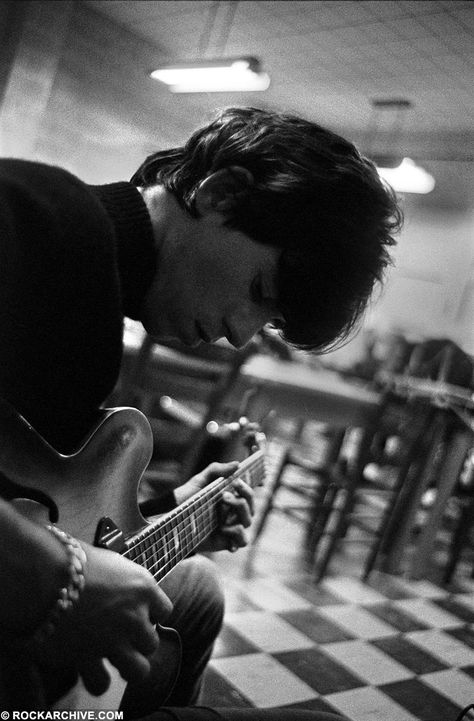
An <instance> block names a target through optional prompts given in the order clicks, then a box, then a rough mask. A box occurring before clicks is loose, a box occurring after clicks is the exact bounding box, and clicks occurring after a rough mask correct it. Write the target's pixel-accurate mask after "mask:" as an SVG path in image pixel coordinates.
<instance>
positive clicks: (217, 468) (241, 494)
mask: <svg viewBox="0 0 474 721" xmlns="http://www.w3.org/2000/svg"><path fill="white" fill-rule="evenodd" d="M238 467H239V464H238V463H237V461H233V462H231V463H211V464H210V465H209V466H208V467H207V468H205V469H204V470H203V471H201V473H198V474H197V475H195V476H193V477H192V478H191V479H190V480H189V481H187V483H185V484H183V485H182V486H179V487H178V488H176V489H175V496H176V500H177V502H178V504H180V503H183V502H184V501H186V500H187V499H188V498H190V497H191V496H193V495H194V494H195V493H197V492H198V491H200V490H201V489H202V488H204V487H205V486H207V485H208V484H209V483H211V482H212V481H215V480H216V479H217V478H222V477H224V478H227V477H228V476H231V475H232V474H233V473H235V471H236V470H237V469H238ZM218 514H219V521H220V523H219V527H218V528H217V529H216V530H215V531H214V532H213V533H212V534H211V535H210V536H209V537H208V538H207V539H206V540H205V541H203V543H201V545H200V546H199V548H198V549H197V550H198V551H222V550H229V551H236V550H237V549H238V548H242V547H243V546H246V545H247V543H248V540H247V536H246V533H245V529H246V528H248V527H249V526H250V524H251V522H252V516H253V514H254V498H253V491H252V489H251V488H250V486H249V485H247V483H245V482H244V481H243V480H242V479H241V478H237V479H236V480H235V481H233V482H232V485H231V486H229V487H228V489H227V490H225V491H224V493H223V495H222V502H221V504H220V507H219V509H218Z"/></svg>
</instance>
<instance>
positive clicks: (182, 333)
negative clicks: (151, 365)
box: [142, 217, 282, 348]
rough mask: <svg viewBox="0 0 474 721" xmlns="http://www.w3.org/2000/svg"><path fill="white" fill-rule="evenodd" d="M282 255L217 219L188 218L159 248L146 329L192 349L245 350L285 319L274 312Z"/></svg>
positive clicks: (147, 302)
mask: <svg viewBox="0 0 474 721" xmlns="http://www.w3.org/2000/svg"><path fill="white" fill-rule="evenodd" d="M280 253H281V251H280V250H279V249H277V248H275V247H273V246H267V245H262V244H260V243H256V242H255V241H253V240H251V239H250V238H249V237H248V236H246V235H244V234H243V233H241V232H239V231H236V230H233V229H230V228H227V227H225V226H224V225H223V224H221V223H218V222H216V218H215V217H203V218H199V219H189V220H188V221H187V224H186V227H185V228H184V229H183V227H181V228H177V229H176V230H175V231H174V232H173V233H168V236H167V238H166V239H165V241H164V242H163V244H162V246H161V247H160V250H159V254H158V271H157V274H156V276H155V279H154V282H153V284H152V286H151V288H150V290H149V292H148V294H147V297H146V300H145V304H144V309H143V314H142V322H143V325H144V326H145V329H146V330H147V331H148V333H150V335H152V336H154V337H156V338H158V339H160V338H161V339H163V340H164V339H174V340H179V341H181V342H182V343H184V344H186V345H189V346H194V345H198V344H199V343H200V342H211V341H214V340H217V339H218V338H227V340H228V341H229V342H230V343H231V344H232V345H234V346H235V347H237V348H240V347H242V346H244V345H245V344H246V343H247V342H248V341H249V340H250V339H251V338H252V336H253V335H254V334H255V333H256V332H257V331H258V330H260V329H261V328H262V327H263V326H264V325H265V324H266V323H268V322H270V321H274V320H275V321H278V320H281V319H282V318H281V315H280V314H279V312H278V311H277V308H276V298H277V290H276V275H277V264H278V259H279V256H280Z"/></svg>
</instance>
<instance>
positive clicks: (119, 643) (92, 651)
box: [38, 543, 172, 695]
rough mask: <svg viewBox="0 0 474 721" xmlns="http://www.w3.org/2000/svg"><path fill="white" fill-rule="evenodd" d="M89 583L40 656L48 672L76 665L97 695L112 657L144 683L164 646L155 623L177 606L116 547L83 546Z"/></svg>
mask: <svg viewBox="0 0 474 721" xmlns="http://www.w3.org/2000/svg"><path fill="white" fill-rule="evenodd" d="M82 545H83V546H84V549H85V551H86V554H87V565H86V574H85V577H86V585H85V587H84V590H83V592H82V594H81V598H80V600H79V603H78V604H77V607H76V608H75V609H74V610H73V612H72V613H71V614H66V613H65V614H63V615H62V617H61V619H60V623H59V625H58V627H57V629H56V631H55V632H54V634H53V635H52V636H51V637H50V638H49V639H48V640H46V641H45V642H44V643H42V644H41V646H40V648H39V651H38V656H39V662H40V665H41V666H42V668H43V669H44V670H45V671H46V672H49V673H51V672H54V670H55V669H57V670H58V672H60V670H61V669H62V668H64V667H66V668H71V667H73V668H74V669H75V670H76V671H77V672H78V673H79V674H80V675H81V677H82V680H83V682H84V685H85V686H86V688H87V689H88V691H89V692H90V693H92V694H95V695H99V694H101V693H103V692H104V691H105V690H106V689H107V688H108V685H109V675H108V673H107V671H106V669H105V667H104V665H103V663H102V660H101V659H102V658H107V659H108V660H109V661H110V662H111V663H112V665H113V666H115V667H116V668H117V669H118V671H119V672H120V675H121V676H122V677H123V678H124V679H125V680H126V681H132V682H133V681H142V680H144V679H146V677H147V675H148V674H149V672H150V661H149V659H150V657H151V655H152V654H153V653H154V652H155V651H156V649H157V648H158V645H159V637H158V634H157V632H156V630H155V624H156V623H158V622H160V623H162V622H164V621H166V619H167V617H168V616H169V614H170V613H171V610H172V604H171V601H170V600H169V599H168V597H167V596H166V595H165V594H164V593H163V591H161V590H160V588H159V587H158V586H157V584H156V582H155V580H154V578H153V576H152V575H151V574H150V573H149V572H148V571H146V570H145V569H144V568H142V567H141V566H139V565H137V564H135V563H132V561H128V560H127V559H125V558H124V557H123V556H121V555H119V554H117V553H114V552H112V551H106V550H104V549H101V548H96V547H94V546H89V545H88V544H85V543H84V544H82Z"/></svg>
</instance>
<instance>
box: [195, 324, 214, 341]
mask: <svg viewBox="0 0 474 721" xmlns="http://www.w3.org/2000/svg"><path fill="white" fill-rule="evenodd" d="M196 328H197V332H198V335H199V337H200V339H201V340H203V341H204V343H212V336H210V335H209V333H207V331H205V330H204V328H203V327H202V325H201V324H200V323H199V321H196Z"/></svg>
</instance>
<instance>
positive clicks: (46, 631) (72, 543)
mask: <svg viewBox="0 0 474 721" xmlns="http://www.w3.org/2000/svg"><path fill="white" fill-rule="evenodd" d="M46 528H47V529H48V531H50V532H51V533H52V534H53V535H54V536H56V538H58V539H59V540H60V541H61V543H62V544H63V545H64V546H65V547H66V550H67V553H68V569H67V571H68V576H69V578H68V583H67V585H66V586H63V587H62V588H60V589H59V594H58V597H57V599H56V601H55V603H54V606H53V608H52V609H51V610H50V611H49V613H48V616H47V618H46V620H45V621H44V622H43V623H42V624H41V626H40V627H39V628H38V629H37V630H36V631H35V633H34V634H33V637H32V640H33V641H35V642H36V643H42V642H43V641H45V640H46V639H47V638H49V636H51V635H52V634H53V633H54V631H55V630H56V627H57V625H58V623H59V621H60V618H61V614H62V613H68V612H70V611H71V609H72V608H73V607H74V606H75V605H76V604H77V602H78V601H79V597H80V594H81V591H82V589H83V588H84V585H85V578H84V568H85V565H86V562H87V556H86V553H85V551H84V549H83V548H82V546H81V544H80V543H79V541H76V539H75V538H73V537H72V536H70V535H69V533H65V531H61V529H59V528H57V527H56V526H50V525H48V526H46Z"/></svg>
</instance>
